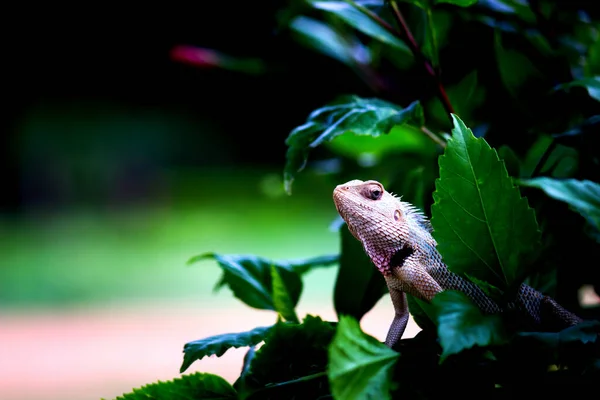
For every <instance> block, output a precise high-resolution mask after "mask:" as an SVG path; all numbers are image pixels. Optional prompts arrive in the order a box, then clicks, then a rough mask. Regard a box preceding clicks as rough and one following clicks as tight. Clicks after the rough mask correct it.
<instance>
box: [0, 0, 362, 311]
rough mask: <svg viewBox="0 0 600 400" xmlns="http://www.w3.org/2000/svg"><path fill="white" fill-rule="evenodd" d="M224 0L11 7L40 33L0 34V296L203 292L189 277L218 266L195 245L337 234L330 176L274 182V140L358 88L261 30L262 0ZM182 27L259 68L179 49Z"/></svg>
mask: <svg viewBox="0 0 600 400" xmlns="http://www.w3.org/2000/svg"><path fill="white" fill-rule="evenodd" d="M238 3H239V4H236V9H237V10H238V11H237V12H236V13H230V12H227V6H226V5H219V4H212V5H206V6H203V7H204V8H203V11H202V12H200V13H198V12H192V10H191V9H185V8H176V7H169V8H168V9H154V10H153V9H144V10H142V11H140V14H137V13H136V12H131V13H130V12H123V13H113V12H112V11H110V10H104V11H103V10H96V11H95V12H94V13H90V14H88V13H81V14H79V15H78V17H77V18H74V17H72V16H71V15H70V14H66V13H64V12H63V11H64V10H58V9H48V10H45V11H44V13H46V14H45V15H44V16H43V17H42V16H40V17H35V16H31V15H28V14H27V12H26V10H18V11H15V14H14V17H15V19H16V20H18V21H20V30H19V32H39V34H33V35H26V34H16V35H14V37H12V38H11V39H10V40H8V43H7V51H6V56H7V57H6V59H7V60H8V62H7V67H8V70H7V71H8V73H7V74H6V75H5V80H6V84H7V85H6V86H7V88H8V90H7V92H6V93H5V95H6V96H7V98H10V99H11V101H10V103H9V104H8V105H7V109H6V111H7V116H8V118H7V119H5V120H4V123H3V128H4V129H3V132H2V141H3V143H2V147H1V148H2V150H1V152H2V154H0V156H1V157H0V159H1V165H0V167H1V171H2V181H3V187H4V194H3V196H2V199H1V200H0V207H1V208H0V210H1V212H0V252H1V254H2V257H1V258H0V263H1V264H0V307H1V308H2V309H4V310H8V309H12V308H14V307H18V308H20V307H43V308H47V307H54V306H63V305H69V304H79V303H82V302H83V303H88V302H95V303H100V304H101V303H102V302H103V301H105V300H118V299H145V298H151V299H157V298H177V297H183V298H189V297H190V296H191V297H194V296H195V297H197V298H198V299H202V300H210V299H211V298H212V297H211V296H212V293H211V292H210V291H205V290H203V289H204V288H205V287H211V285H212V284H214V282H216V280H217V278H218V274H219V273H220V271H219V269H218V267H217V266H216V264H214V263H209V262H206V263H204V264H201V265H199V266H194V267H190V268H186V267H185V262H186V260H187V259H188V258H189V257H191V256H193V255H195V254H199V253H202V252H207V251H215V252H223V253H253V254H257V255H261V256H265V257H272V258H295V257H306V256H313V255H320V254H324V253H334V252H336V251H337V246H338V243H337V238H336V235H335V234H334V233H332V232H331V231H330V230H329V224H330V223H331V221H332V220H333V218H335V216H336V214H335V209H334V207H333V204H332V202H331V190H332V187H333V185H334V184H337V182H330V181H328V180H327V178H326V177H324V176H320V175H315V174H313V175H312V176H311V175H309V174H307V175H306V176H305V177H303V178H300V179H299V180H298V182H297V185H296V187H295V188H294V194H293V196H288V195H286V194H284V193H283V189H282V184H281V176H282V170H283V163H284V159H285V158H284V157H285V150H286V147H285V145H284V140H285V138H286V137H287V135H288V133H289V131H290V130H291V129H293V128H294V127H295V126H296V125H298V124H300V123H302V122H303V121H304V119H305V118H306V115H307V114H308V113H309V112H310V111H311V110H312V109H313V108H315V107H317V106H319V105H322V104H323V103H325V102H327V101H329V100H331V99H332V98H333V97H334V96H335V95H337V94H338V93H340V92H346V91H348V92H358V93H360V91H364V90H366V87H363V84H362V83H361V82H360V81H359V80H358V79H357V78H355V77H354V76H353V75H352V72H351V71H347V70H346V69H344V67H343V66H340V65H338V64H337V63H336V62H335V60H329V59H326V58H325V57H322V56H320V55H318V54H316V53H314V52H312V51H310V50H309V49H306V48H304V47H302V46H301V45H299V44H297V43H296V42H295V41H293V40H292V39H291V38H290V37H288V34H286V33H285V32H284V33H282V34H276V33H277V32H275V31H276V30H277V29H278V28H277V19H276V16H277V12H276V11H277V9H278V5H277V4H276V2H264V4H262V3H261V4H252V5H250V4H245V3H244V2H238ZM40 11H41V10H40ZM44 13H42V14H44ZM142 14H143V15H142ZM40 15H41V14H40ZM217 16H219V17H217ZM249 16H252V17H251V18H249ZM42 32H43V33H42ZM182 44H184V45H185V44H194V45H197V46H200V47H206V48H216V49H219V50H221V51H223V52H224V53H225V54H235V55H236V56H238V57H242V58H243V57H253V58H258V59H260V60H262V61H261V62H262V63H263V64H261V65H264V66H265V68H266V69H264V70H263V72H262V73H258V74H257V73H252V71H250V72H244V71H242V72H240V71H232V70H228V69H224V68H206V69H202V68H198V67H197V66H190V65H186V64H184V63H181V62H178V61H177V60H174V59H173V57H172V56H171V51H172V50H173V48H174V47H175V46H178V45H182ZM332 77H333V79H332ZM211 264H212V265H211ZM330 275H331V274H330ZM200 282H202V284H203V285H204V286H202V287H201V288H202V289H200V288H199V283H200ZM330 283H331V282H330ZM317 292H318V291H317ZM323 296H327V297H330V293H323Z"/></svg>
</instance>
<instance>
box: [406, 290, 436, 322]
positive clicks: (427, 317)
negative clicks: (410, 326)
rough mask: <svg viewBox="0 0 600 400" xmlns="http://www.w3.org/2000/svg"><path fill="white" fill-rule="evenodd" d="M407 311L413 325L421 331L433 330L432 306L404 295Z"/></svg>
mask: <svg viewBox="0 0 600 400" xmlns="http://www.w3.org/2000/svg"><path fill="white" fill-rule="evenodd" d="M406 300H407V302H408V310H409V311H410V314H411V315H412V317H413V319H414V321H415V323H416V324H417V325H419V328H421V329H423V330H431V329H435V327H436V326H435V323H436V319H435V312H434V309H433V306H432V305H431V304H430V303H427V302H426V301H423V300H420V299H418V298H416V297H414V296H411V295H410V294H407V295H406Z"/></svg>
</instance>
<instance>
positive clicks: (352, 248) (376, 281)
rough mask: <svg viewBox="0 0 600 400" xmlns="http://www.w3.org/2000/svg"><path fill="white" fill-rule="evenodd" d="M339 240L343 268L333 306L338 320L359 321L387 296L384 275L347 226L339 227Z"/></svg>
mask: <svg viewBox="0 0 600 400" xmlns="http://www.w3.org/2000/svg"><path fill="white" fill-rule="evenodd" d="M340 239H341V256H340V269H339V270H338V275H337V278H336V280H335V288H334V295H333V304H334V306H335V311H336V313H337V315H338V318H339V317H340V316H341V315H342V314H348V315H351V316H353V317H354V318H356V319H357V320H360V319H361V318H362V317H363V315H365V314H366V313H367V312H368V311H369V310H370V309H371V308H373V306H375V304H376V303H377V301H379V299H381V296H383V295H384V294H385V293H387V286H386V284H385V279H384V278H383V275H382V274H381V272H379V271H378V270H377V268H376V267H375V266H374V265H373V263H372V262H371V259H370V258H369V256H367V254H366V253H365V251H364V249H363V247H362V244H361V243H360V242H359V241H358V240H356V238H355V237H354V236H352V234H351V233H350V231H349V230H348V227H347V226H346V225H343V226H342V227H341V228H340Z"/></svg>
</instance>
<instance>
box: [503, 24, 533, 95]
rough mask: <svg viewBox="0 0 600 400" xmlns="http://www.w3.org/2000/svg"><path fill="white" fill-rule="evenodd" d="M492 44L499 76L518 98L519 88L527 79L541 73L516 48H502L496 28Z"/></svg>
mask: <svg viewBox="0 0 600 400" xmlns="http://www.w3.org/2000/svg"><path fill="white" fill-rule="evenodd" d="M494 45H495V46H494V48H495V51H496V60H497V64H498V69H499V70H500V78H501V79H502V82H503V83H504V86H505V87H506V89H507V90H508V91H509V92H510V94H512V95H513V97H516V98H518V97H519V90H520V88H521V87H522V86H523V84H524V83H525V82H526V81H527V80H528V79H530V78H532V77H541V76H543V74H542V72H541V71H539V70H538V69H537V68H536V67H535V66H534V65H533V64H532V62H531V59H530V58H529V57H527V56H526V55H524V54H522V53H519V52H518V51H516V50H512V49H506V48H504V46H503V45H502V37H501V34H500V31H499V30H496V34H495V41H494Z"/></svg>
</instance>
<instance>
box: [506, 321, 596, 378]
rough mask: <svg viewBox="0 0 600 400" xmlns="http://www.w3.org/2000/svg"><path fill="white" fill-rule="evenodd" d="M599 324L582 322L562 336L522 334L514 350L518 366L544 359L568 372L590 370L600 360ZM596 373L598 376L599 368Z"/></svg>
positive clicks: (512, 346)
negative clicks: (519, 363) (566, 369)
mask: <svg viewBox="0 0 600 400" xmlns="http://www.w3.org/2000/svg"><path fill="white" fill-rule="evenodd" d="M599 339H600V321H597V320H596V321H593V320H590V321H583V322H581V323H579V324H577V325H574V326H570V327H568V328H566V329H563V330H562V331H560V332H519V333H518V334H517V335H516V336H515V338H514V339H513V340H512V341H511V350H512V352H513V353H515V354H516V358H517V359H518V361H519V362H523V361H524V362H525V363H526V364H525V365H526V366H528V365H529V363H533V362H534V361H537V360H539V359H540V358H542V357H543V358H545V359H546V362H547V363H553V364H560V365H562V366H564V367H567V368H568V369H570V370H572V371H575V370H576V369H580V368H584V369H588V368H590V367H592V368H594V367H593V364H594V363H597V362H598V360H600V340H599ZM594 369H596V371H595V372H596V373H597V372H598V370H597V366H596V367H595V368H594Z"/></svg>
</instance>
